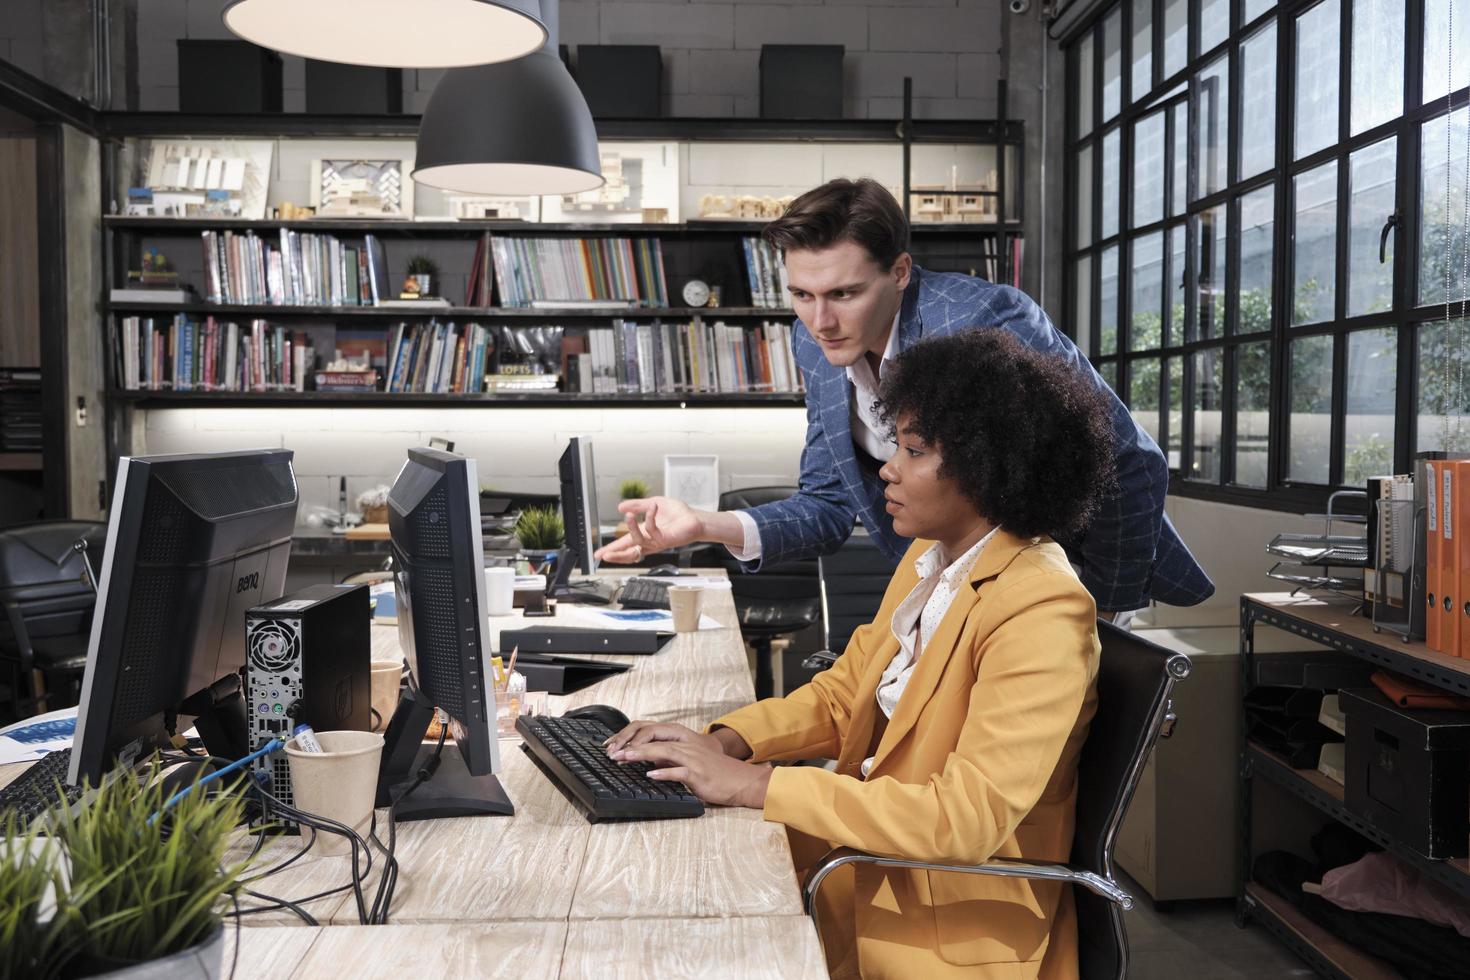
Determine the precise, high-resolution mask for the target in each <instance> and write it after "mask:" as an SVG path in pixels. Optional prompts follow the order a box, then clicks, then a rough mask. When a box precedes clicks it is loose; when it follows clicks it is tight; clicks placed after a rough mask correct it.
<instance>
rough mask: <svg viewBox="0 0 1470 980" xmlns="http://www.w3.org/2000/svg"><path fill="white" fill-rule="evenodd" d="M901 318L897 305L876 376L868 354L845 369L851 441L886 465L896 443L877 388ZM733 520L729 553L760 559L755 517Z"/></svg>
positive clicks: (893, 354) (739, 515) (894, 350)
mask: <svg viewBox="0 0 1470 980" xmlns="http://www.w3.org/2000/svg"><path fill="white" fill-rule="evenodd" d="M902 315H903V308H902V307H901V306H900V307H899V310H898V312H897V313H895V314H893V326H892V327H890V328H889V330H888V344H887V346H885V347H884V348H883V357H882V359H881V360H880V361H879V363H878V376H877V377H874V376H873V368H872V366H871V365H869V364H868V355H867V352H866V351H864V352H863V356H862V357H859V358H858V359H857V360H856V361H854V362H853V363H852V364H849V365H848V366H847V380H848V381H849V382H850V383H851V384H852V387H853V393H852V401H851V403H850V404H849V412H848V415H849V419H850V421H849V427H850V428H851V429H852V441H853V443H854V444H855V445H856V446H857V447H858V448H859V449H861V450H862V451H863V452H865V453H867V454H868V455H869V456H871V457H873V458H874V459H876V460H877V461H878V462H880V463H886V462H888V461H889V460H890V459H892V458H893V454H894V453H896V452H898V444H897V443H896V442H894V441H893V440H892V439H890V438H888V427H887V426H885V425H884V424H883V420H882V418H881V417H880V416H879V415H878V386H879V385H880V384H881V383H882V381H883V378H884V376H885V375H887V373H888V368H889V366H890V365H891V364H892V363H893V362H894V361H895V360H897V359H898V320H899V317H900V316H902ZM734 513H735V519H736V520H738V521H739V522H740V530H741V531H742V539H743V540H742V542H741V545H742V546H741V548H740V550H738V551H737V550H735V549H734V548H730V547H729V545H726V548H728V549H729V551H730V554H731V555H733V556H734V557H735V558H736V559H737V560H739V561H755V560H756V559H757V558H759V557H760V556H761V532H760V528H758V527H756V524H755V518H753V517H751V516H750V515H749V514H748V513H746V512H745V511H743V510H737V511H735V512H734Z"/></svg>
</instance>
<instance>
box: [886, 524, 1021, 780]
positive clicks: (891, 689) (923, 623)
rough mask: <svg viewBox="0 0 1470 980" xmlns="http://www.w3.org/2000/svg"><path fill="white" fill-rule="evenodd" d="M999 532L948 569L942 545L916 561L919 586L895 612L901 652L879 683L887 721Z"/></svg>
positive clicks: (896, 654) (991, 534) (977, 544)
mask: <svg viewBox="0 0 1470 980" xmlns="http://www.w3.org/2000/svg"><path fill="white" fill-rule="evenodd" d="M997 530H999V528H992V529H991V531H990V533H989V534H987V535H985V537H983V538H981V539H980V540H979V541H977V542H975V544H974V546H973V547H971V548H970V550H969V551H966V552H965V553H964V554H963V555H960V556H959V557H958V558H956V559H955V560H954V561H953V562H951V563H950V565H949V567H948V568H941V567H940V564H939V563H940V562H941V561H942V560H943V559H942V557H941V554H940V549H939V545H938V543H935V544H934V545H933V546H932V547H930V548H929V550H928V551H926V552H924V553H923V554H922V555H920V556H919V557H918V558H917V559H916V560H915V561H914V569H915V571H917V572H918V573H919V583H918V584H917V585H915V586H914V588H913V591H911V592H910V593H909V594H908V596H907V597H905V598H904V600H903V602H900V603H899V604H898V608H897V609H895V610H894V611H893V635H894V636H895V637H896V638H897V639H898V652H897V653H895V654H894V655H893V659H892V660H891V661H889V664H888V669H887V670H885V671H883V678H882V680H880V681H879V682H878V708H879V709H880V710H881V711H882V712H883V714H884V716H885V717H888V718H892V717H893V712H894V710H895V709H896V708H897V707H898V701H899V698H901V697H903V692H904V689H905V688H907V687H908V683H909V678H910V677H912V676H913V674H914V668H915V667H916V666H918V662H919V655H920V654H921V653H922V652H923V651H924V648H925V647H927V646H928V645H929V641H930V640H931V639H933V638H934V632H935V631H936V630H937V629H939V624H940V623H941V622H942V621H943V620H944V615H945V613H947V612H949V607H950V605H951V604H952V603H953V602H954V597H955V596H956V595H957V594H958V593H959V590H960V589H961V588H962V587H963V586H964V585H965V579H966V577H967V576H968V575H969V574H970V568H971V567H972V566H974V564H975V560H976V559H977V558H979V557H980V552H981V551H982V550H984V548H985V543H986V542H987V541H989V540H990V539H991V538H992V537H994V536H995V532H996V531H997ZM873 759H874V757H873V756H869V757H868V758H866V759H864V760H863V766H862V773H863V776H864V777H866V776H867V775H868V772H869V770H871V769H872V768H873Z"/></svg>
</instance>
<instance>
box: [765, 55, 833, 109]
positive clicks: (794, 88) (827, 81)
mask: <svg viewBox="0 0 1470 980" xmlns="http://www.w3.org/2000/svg"><path fill="white" fill-rule="evenodd" d="M842 52H843V48H842V45H840V44H762V45H761V118H762V119H841V118H842Z"/></svg>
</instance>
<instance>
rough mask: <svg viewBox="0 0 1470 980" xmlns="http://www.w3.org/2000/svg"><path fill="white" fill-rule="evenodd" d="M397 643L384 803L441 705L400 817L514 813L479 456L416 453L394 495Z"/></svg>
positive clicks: (409, 768)
mask: <svg viewBox="0 0 1470 980" xmlns="http://www.w3.org/2000/svg"><path fill="white" fill-rule="evenodd" d="M388 531H389V534H390V536H391V538H392V543H391V549H392V556H393V584H394V593H395V598H396V600H397V611H398V640H399V644H400V645H401V646H402V648H403V653H404V655H405V656H406V657H407V658H408V666H409V672H410V683H409V692H408V694H407V695H406V696H405V697H404V699H403V700H402V701H401V702H400V703H399V707H398V710H397V711H396V712H395V713H394V716H393V720H392V722H390V724H389V726H388V732H387V735H386V741H387V744H386V745H385V754H384V760H383V767H382V771H381V772H380V775H379V781H378V792H379V800H380V802H383V803H387V802H389V801H390V800H391V799H392V798H393V796H394V787H397V786H401V785H403V784H404V783H409V782H411V781H413V779H414V776H415V774H416V773H417V772H418V771H419V770H420V769H421V768H422V767H423V765H424V763H425V762H426V761H427V758H428V755H429V754H430V753H431V752H432V751H434V749H433V747H432V746H430V747H425V746H424V745H423V740H424V734H425V732H426V731H427V729H428V725H429V722H430V720H431V718H432V716H433V709H434V708H436V707H437V708H440V709H442V710H443V711H444V712H445V714H447V715H448V716H449V718H450V731H451V732H452V733H453V734H454V745H452V746H449V745H446V746H445V747H444V751H443V754H442V756H441V758H440V762H439V766H438V769H437V770H436V771H435V774H434V776H433V778H432V779H430V780H429V781H428V782H426V783H424V784H422V785H421V786H419V787H418V788H417V789H415V790H414V792H413V794H412V795H411V796H409V797H406V798H405V799H404V800H403V801H402V803H400V805H399V808H398V811H397V814H398V818H399V819H400V820H414V819H425V818H428V817H449V816H465V815H471V814H484V813H507V814H508V813H511V812H513V810H512V808H511V804H510V800H509V799H508V798H507V797H506V796H505V792H504V790H502V789H501V787H500V783H499V781H498V780H497V779H496V778H495V775H494V774H495V773H497V772H499V771H500V745H499V742H498V741H497V737H496V729H495V695H494V684H493V679H492V677H491V667H490V640H489V634H488V629H489V623H488V621H487V616H488V612H487V607H486V604H485V548H484V543H483V541H482V539H481V536H480V481H479V478H478V477H477V475H476V472H475V461H474V460H472V459H467V458H465V457H464V456H459V455H456V454H454V453H447V452H442V451H440V450H437V449H410V450H409V451H408V462H407V463H405V464H404V466H403V469H402V470H400V471H399V473H398V478H397V480H395V481H394V483H393V489H392V490H391V491H390V492H389V494H388Z"/></svg>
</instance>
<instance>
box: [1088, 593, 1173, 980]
mask: <svg viewBox="0 0 1470 980" xmlns="http://www.w3.org/2000/svg"><path fill="white" fill-rule="evenodd" d="M1097 630H1098V636H1099V638H1100V639H1101V641H1102V662H1101V664H1100V666H1099V669H1098V676H1097V714H1096V715H1095V716H1094V717H1093V719H1092V727H1091V728H1090V729H1089V730H1088V734H1087V742H1086V744H1085V745H1083V747H1082V759H1081V762H1080V764H1079V765H1078V769H1077V782H1078V787H1077V832H1076V835H1075V836H1074V838H1073V844H1072V860H1073V862H1074V863H1075V864H1078V865H1080V866H1081V867H1083V868H1086V869H1087V870H1089V871H1092V872H1093V873H1095V874H1099V875H1103V876H1105V877H1108V878H1112V877H1113V844H1114V841H1115V840H1116V839H1117V836H1118V827H1119V825H1120V824H1121V823H1122V822H1123V815H1124V813H1126V812H1127V810H1128V803H1129V801H1130V800H1132V798H1133V791H1134V790H1135V789H1136V788H1137V786H1138V780H1139V777H1140V776H1141V775H1142V773H1143V766H1144V763H1145V762H1147V761H1148V754H1149V751H1150V750H1151V749H1152V748H1153V745H1154V742H1155V741H1157V739H1158V737H1159V733H1160V730H1161V729H1162V727H1163V725H1164V720H1165V716H1166V715H1167V713H1168V710H1169V692H1170V691H1171V690H1172V688H1173V686H1174V682H1175V681H1176V680H1180V679H1182V678H1185V677H1188V676H1189V670H1190V663H1189V658H1188V657H1186V656H1185V655H1184V654H1182V653H1176V652H1174V651H1173V650H1167V649H1165V648H1164V647H1161V646H1159V645H1158V644H1156V643H1151V642H1149V641H1148V640H1145V639H1143V638H1141V637H1139V636H1135V635H1134V634H1132V633H1129V632H1126V631H1124V630H1120V629H1118V628H1117V627H1116V626H1114V625H1112V624H1111V623H1105V622H1101V621H1099V622H1098V624H1097ZM1072 892H1073V894H1074V895H1075V896H1076V900H1077V936H1078V941H1079V947H1080V949H1079V952H1080V955H1081V967H1082V976H1083V977H1084V978H1099V977H1109V978H1114V977H1122V976H1124V971H1125V970H1126V968H1127V959H1128V937H1127V934H1126V933H1125V931H1124V928H1123V913H1122V910H1121V909H1119V908H1118V906H1117V905H1114V904H1113V903H1112V902H1109V901H1108V900H1107V899H1104V898H1102V897H1101V896H1098V895H1096V894H1094V893H1092V892H1090V891H1088V890H1087V889H1085V888H1074V889H1073V890H1072Z"/></svg>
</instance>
